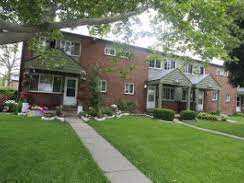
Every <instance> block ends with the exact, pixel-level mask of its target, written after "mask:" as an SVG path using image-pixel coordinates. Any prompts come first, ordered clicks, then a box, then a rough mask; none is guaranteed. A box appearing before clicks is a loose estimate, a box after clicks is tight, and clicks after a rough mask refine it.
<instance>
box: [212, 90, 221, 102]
mask: <svg viewBox="0 0 244 183" xmlns="http://www.w3.org/2000/svg"><path fill="white" fill-rule="evenodd" d="M218 95H219V94H218V91H213V98H212V100H213V101H216V100H218Z"/></svg>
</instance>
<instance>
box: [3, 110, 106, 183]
mask: <svg viewBox="0 0 244 183" xmlns="http://www.w3.org/2000/svg"><path fill="white" fill-rule="evenodd" d="M0 182H6V183H10V182H23V183H44V182H45V183H56V182H57V183H62V182H65V183H73V182H82V183H97V182H98V183H105V182H107V180H106V178H105V177H104V176H103V174H102V172H101V170H100V169H99V168H98V167H97V165H96V164H95V162H94V161H93V160H92V158H91V156H90V155H89V154H88V151H87V150H86V149H85V148H84V146H83V144H82V143H81V141H80V140H79V139H78V137H77V136H76V135H75V133H74V132H73V130H72V129H71V127H70V126H69V125H68V124H64V123H60V122H58V121H48V122H47V121H42V120H40V119H38V118H26V117H18V116H13V115H2V114H1V115H0Z"/></svg>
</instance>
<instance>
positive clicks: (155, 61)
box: [149, 60, 161, 69]
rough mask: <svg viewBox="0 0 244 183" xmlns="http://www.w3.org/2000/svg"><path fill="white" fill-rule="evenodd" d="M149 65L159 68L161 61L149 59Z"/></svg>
mask: <svg viewBox="0 0 244 183" xmlns="http://www.w3.org/2000/svg"><path fill="white" fill-rule="evenodd" d="M149 67H150V68H157V69H160V68H161V61H159V60H150V61H149Z"/></svg>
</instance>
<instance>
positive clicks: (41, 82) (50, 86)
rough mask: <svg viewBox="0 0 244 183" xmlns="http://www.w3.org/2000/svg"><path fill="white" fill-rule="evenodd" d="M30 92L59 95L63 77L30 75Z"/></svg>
mask: <svg viewBox="0 0 244 183" xmlns="http://www.w3.org/2000/svg"><path fill="white" fill-rule="evenodd" d="M29 90H30V91H38V92H47V93H60V92H62V91H63V77H62V76H54V75H49V74H33V75H30V84H29Z"/></svg>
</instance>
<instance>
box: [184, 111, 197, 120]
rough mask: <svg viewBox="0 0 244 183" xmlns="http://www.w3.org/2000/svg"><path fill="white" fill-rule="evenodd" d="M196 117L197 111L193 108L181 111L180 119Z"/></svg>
mask: <svg viewBox="0 0 244 183" xmlns="http://www.w3.org/2000/svg"><path fill="white" fill-rule="evenodd" d="M195 118H196V112H195V111H191V110H185V111H181V113H180V119H181V120H194V119H195Z"/></svg>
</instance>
